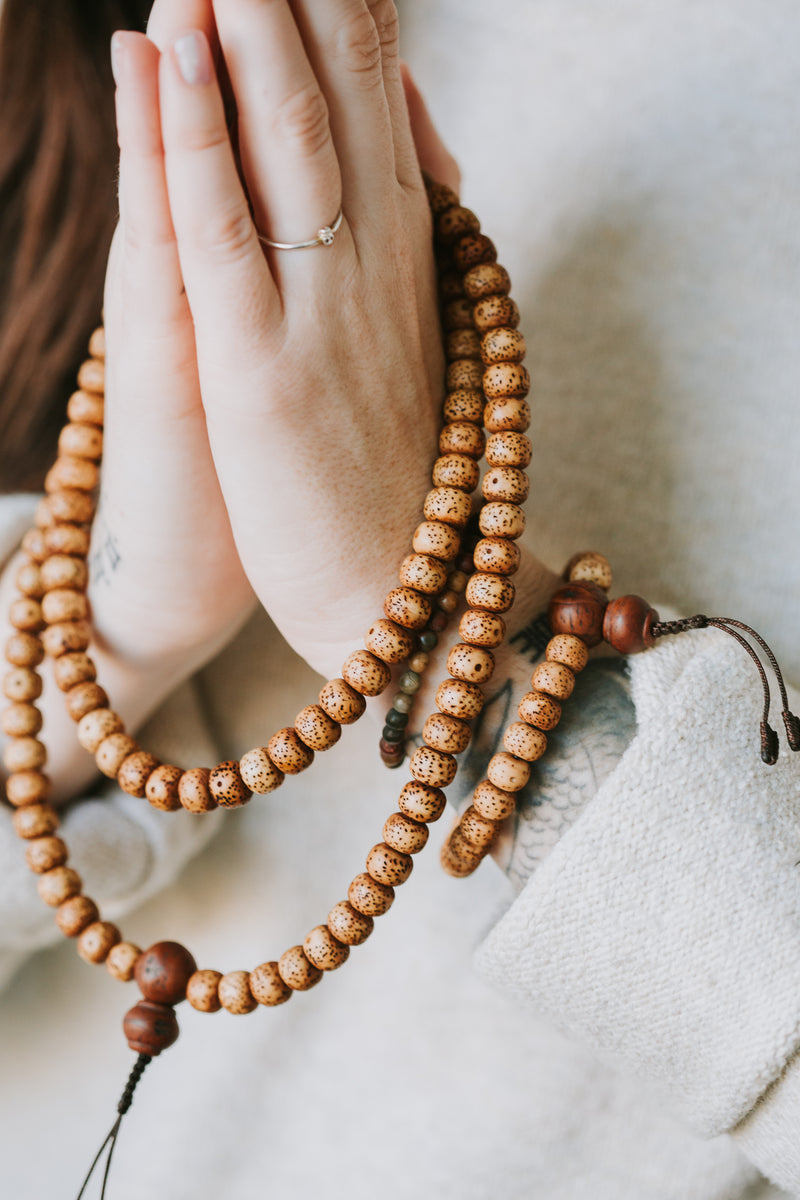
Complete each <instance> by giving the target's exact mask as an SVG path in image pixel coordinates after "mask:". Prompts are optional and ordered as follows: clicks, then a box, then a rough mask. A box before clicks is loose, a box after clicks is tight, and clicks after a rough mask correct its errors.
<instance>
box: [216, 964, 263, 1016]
mask: <svg viewBox="0 0 800 1200" xmlns="http://www.w3.org/2000/svg"><path fill="white" fill-rule="evenodd" d="M217 994H218V996H219V1002H220V1004H221V1005H222V1007H223V1008H224V1009H225V1010H226V1012H229V1013H233V1015H234V1016H235V1017H241V1016H244V1014H245V1013H249V1012H252V1011H253V1009H254V1008H258V1001H257V1000H256V998H255V996H254V995H253V993H252V992H251V991H250V972H249V971H228V973H227V974H226V975H223V976H222V978H221V979H220V981H219V983H218V985H217Z"/></svg>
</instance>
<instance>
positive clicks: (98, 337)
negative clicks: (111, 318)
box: [89, 325, 106, 358]
mask: <svg viewBox="0 0 800 1200" xmlns="http://www.w3.org/2000/svg"><path fill="white" fill-rule="evenodd" d="M89 353H90V354H91V356H92V358H105V356H106V331H105V328H104V327H103V326H102V325H98V326H97V328H96V329H95V330H93V331H92V336H91V337H90V338H89Z"/></svg>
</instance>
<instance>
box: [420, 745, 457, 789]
mask: <svg viewBox="0 0 800 1200" xmlns="http://www.w3.org/2000/svg"><path fill="white" fill-rule="evenodd" d="M456 767H457V764H456V760H455V759H454V758H453V756H452V754H445V753H443V752H442V751H441V750H434V749H433V748H432V747H431V746H418V747H417V749H416V750H415V751H414V753H413V754H412V755H411V759H410V761H409V764H408V769H409V770H410V772H411V774H412V775H413V776H414V778H415V779H417V780H418V781H419V782H420V783H428V784H430V786H431V787H437V788H444V787H447V785H448V784H450V783H452V782H453V780H454V779H455V777H456Z"/></svg>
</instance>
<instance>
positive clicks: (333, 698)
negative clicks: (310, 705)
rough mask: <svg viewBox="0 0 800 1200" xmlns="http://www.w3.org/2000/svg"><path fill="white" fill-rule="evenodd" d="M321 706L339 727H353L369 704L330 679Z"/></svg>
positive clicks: (349, 687) (340, 682)
mask: <svg viewBox="0 0 800 1200" xmlns="http://www.w3.org/2000/svg"><path fill="white" fill-rule="evenodd" d="M319 706H320V708H321V709H322V710H323V711H324V712H326V713H327V714H328V716H329V717H330V718H331V719H332V720H334V721H336V722H337V723H338V724H339V725H352V724H353V722H354V721H357V720H358V718H359V717H360V716H362V715H363V713H364V710H365V709H366V707H367V702H366V700H365V699H364V697H363V696H362V695H361V693H360V692H357V691H356V689H355V688H353V687H351V686H350V684H349V683H347V682H346V681H345V680H344V679H330V680H329V681H328V682H327V683H326V684H325V686H324V687H323V689H322V691H321V692H320V694H319ZM253 790H255V789H253Z"/></svg>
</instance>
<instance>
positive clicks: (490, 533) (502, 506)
mask: <svg viewBox="0 0 800 1200" xmlns="http://www.w3.org/2000/svg"><path fill="white" fill-rule="evenodd" d="M478 524H479V526H480V531H481V533H482V534H483V536H484V537H499V538H511V539H512V540H514V541H516V539H517V538H518V537H521V536H522V534H523V533H524V532H525V513H524V512H523V510H522V509H521V508H520V507H519V505H518V504H506V503H505V502H503V501H501V500H492V501H491V502H490V503H489V504H484V506H483V508H482V509H481V513H480V517H479V518H478Z"/></svg>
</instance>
